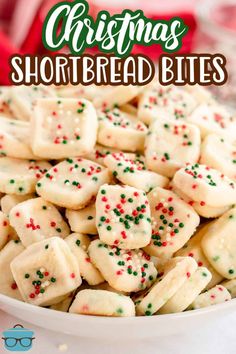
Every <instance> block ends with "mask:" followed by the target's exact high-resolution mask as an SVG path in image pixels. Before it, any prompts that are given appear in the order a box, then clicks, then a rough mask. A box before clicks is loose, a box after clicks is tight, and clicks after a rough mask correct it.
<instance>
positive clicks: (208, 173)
mask: <svg viewBox="0 0 236 354" xmlns="http://www.w3.org/2000/svg"><path fill="white" fill-rule="evenodd" d="M173 186H174V187H176V188H177V189H179V190H181V191H182V190H183V191H184V193H185V194H186V196H187V197H189V198H190V199H192V200H194V201H196V202H203V203H205V204H206V205H209V206H213V207H224V206H230V205H232V204H234V203H235V202H236V183H235V182H234V181H233V180H231V179H230V178H228V177H226V176H225V175H224V174H223V173H221V172H219V171H218V170H215V169H213V168H210V167H208V166H206V165H201V164H194V165H188V166H187V167H185V168H181V169H180V170H178V171H177V172H176V174H175V175H174V178H173Z"/></svg>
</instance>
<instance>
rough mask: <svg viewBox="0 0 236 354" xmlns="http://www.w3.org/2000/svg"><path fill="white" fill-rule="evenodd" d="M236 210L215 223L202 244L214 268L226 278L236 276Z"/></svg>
mask: <svg viewBox="0 0 236 354" xmlns="http://www.w3.org/2000/svg"><path fill="white" fill-rule="evenodd" d="M235 228H236V208H233V209H230V210H229V211H227V212H226V213H225V214H223V215H222V216H221V217H220V218H219V219H217V220H216V221H214V222H213V223H212V224H211V226H210V227H209V228H208V229H207V231H206V233H205V234H204V236H203V238H202V241H201V244H202V249H203V252H204V254H205V256H206V258H207V259H208V261H209V262H210V263H211V265H212V267H213V268H214V269H215V270H216V271H217V272H218V273H219V274H220V275H221V276H222V277H224V278H226V279H233V278H235V275H236V234H235Z"/></svg>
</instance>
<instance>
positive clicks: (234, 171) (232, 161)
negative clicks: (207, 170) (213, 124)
mask: <svg viewBox="0 0 236 354" xmlns="http://www.w3.org/2000/svg"><path fill="white" fill-rule="evenodd" d="M235 129H236V128H235ZM200 162H201V163H202V164H205V165H207V166H210V167H212V168H215V169H216V170H219V171H220V172H222V173H223V174H225V175H226V176H227V177H229V178H231V179H233V180H236V146H235V145H233V144H232V143H230V142H229V141H228V140H227V139H225V138H222V137H220V136H217V135H216V134H210V135H208V136H207V137H206V138H205V139H204V141H203V144H202V148H201V159H200Z"/></svg>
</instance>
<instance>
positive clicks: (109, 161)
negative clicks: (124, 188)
mask: <svg viewBox="0 0 236 354" xmlns="http://www.w3.org/2000/svg"><path fill="white" fill-rule="evenodd" d="M104 164H105V166H107V168H108V169H109V170H110V171H111V172H112V174H113V176H114V177H115V178H116V179H118V180H119V181H120V182H121V183H124V184H127V185H129V186H131V187H135V188H138V189H143V190H144V191H145V192H150V191H151V190H152V189H153V188H155V187H163V188H164V187H166V186H167V184H168V182H169V180H168V178H166V177H164V176H161V175H159V174H158V173H155V172H152V171H148V170H147V169H146V167H145V165H144V163H143V161H142V160H140V161H139V160H133V159H132V158H130V157H129V155H128V154H124V153H123V152H119V153H113V154H109V155H108V156H106V157H105V159H104Z"/></svg>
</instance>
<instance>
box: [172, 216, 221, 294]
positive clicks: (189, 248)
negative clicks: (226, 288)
mask: <svg viewBox="0 0 236 354" xmlns="http://www.w3.org/2000/svg"><path fill="white" fill-rule="evenodd" d="M211 224H212V222H210V223H206V224H205V225H204V224H203V225H201V226H199V228H198V229H197V231H196V233H195V234H194V235H193V236H192V237H191V238H190V239H189V240H188V242H187V243H186V244H185V245H184V246H183V247H182V248H181V249H180V250H178V251H177V252H176V253H175V256H177V257H193V258H194V259H195V261H196V262H197V264H198V266H199V267H202V266H203V267H206V268H207V269H208V270H209V271H210V273H211V275H212V278H211V281H210V282H209V284H207V286H206V289H210V288H212V287H213V286H215V285H216V284H219V283H220V282H221V281H222V280H223V277H222V276H221V275H220V274H219V273H218V272H217V271H216V270H215V268H213V267H212V265H211V264H210V263H209V261H208V260H207V258H206V256H205V255H204V253H203V250H202V246H201V242H202V238H203V237H204V235H205V234H206V233H207V230H208V228H209V227H210V226H211Z"/></svg>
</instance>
